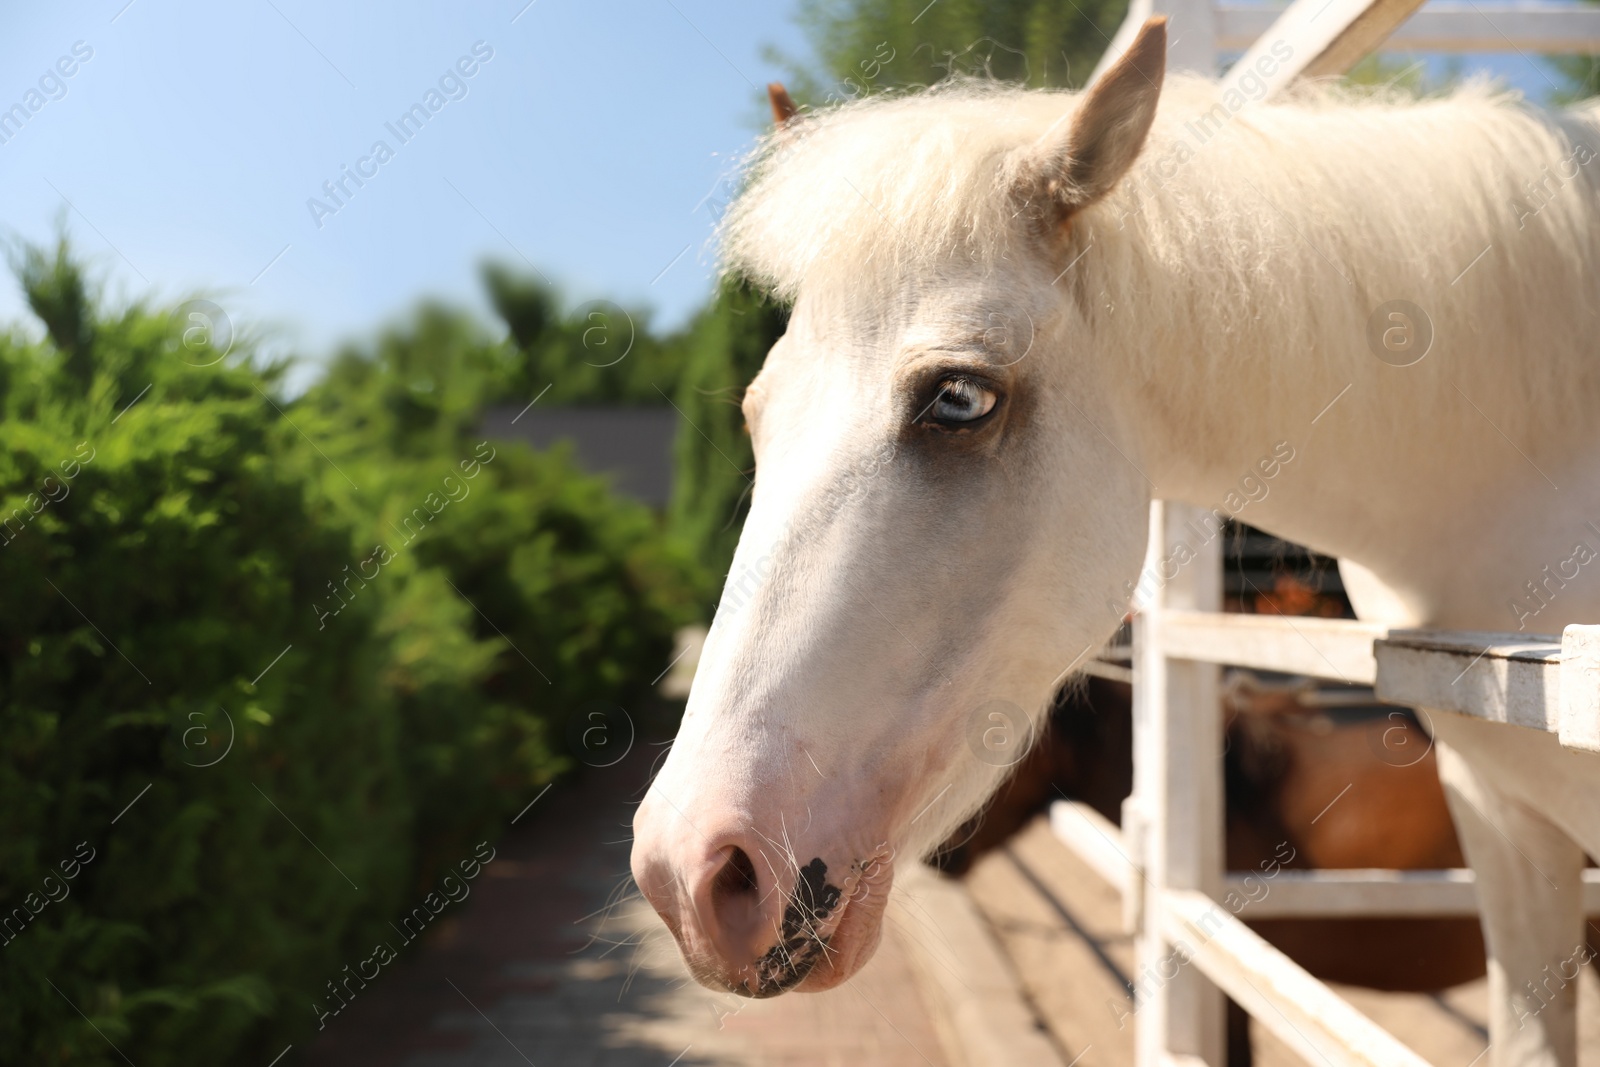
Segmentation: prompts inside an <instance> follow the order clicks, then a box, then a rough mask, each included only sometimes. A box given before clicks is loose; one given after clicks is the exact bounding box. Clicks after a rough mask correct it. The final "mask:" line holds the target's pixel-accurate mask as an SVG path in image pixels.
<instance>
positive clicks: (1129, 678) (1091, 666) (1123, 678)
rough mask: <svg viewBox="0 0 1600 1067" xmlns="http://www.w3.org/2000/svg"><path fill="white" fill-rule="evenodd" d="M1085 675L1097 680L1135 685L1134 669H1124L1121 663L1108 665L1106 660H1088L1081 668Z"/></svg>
mask: <svg viewBox="0 0 1600 1067" xmlns="http://www.w3.org/2000/svg"><path fill="white" fill-rule="evenodd" d="M1080 670H1082V671H1083V673H1084V674H1088V675H1092V676H1093V677H1095V678H1104V679H1106V680H1107V681H1109V682H1122V683H1123V684H1124V685H1131V684H1133V668H1131V667H1124V666H1123V665H1122V664H1120V663H1107V662H1105V661H1104V660H1098V659H1091V660H1086V661H1085V662H1084V664H1083V666H1082V667H1081V668H1080Z"/></svg>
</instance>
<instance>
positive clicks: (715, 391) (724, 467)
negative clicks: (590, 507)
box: [671, 283, 789, 581]
mask: <svg viewBox="0 0 1600 1067" xmlns="http://www.w3.org/2000/svg"><path fill="white" fill-rule="evenodd" d="M788 319H789V314H788V311H787V309H785V308H783V307H781V306H779V305H778V304H775V303H774V302H772V301H771V300H769V299H767V298H766V297H764V296H762V295H761V294H760V293H758V292H757V291H756V290H754V289H753V288H751V287H750V286H748V285H745V284H740V283H729V284H726V285H724V286H723V287H722V289H721V290H720V291H719V292H718V294H717V298H716V300H715V301H713V302H712V304H711V306H710V307H708V308H707V309H706V310H705V311H703V312H702V313H701V314H700V316H699V318H698V319H696V321H695V322H694V324H693V325H692V326H691V328H690V330H689V334H688V339H687V341H686V342H685V347H686V349H687V353H688V355H687V361H686V364H685V367H684V371H683V379H682V381H681V383H680V384H679V387H678V396H677V404H678V408H679V410H681V411H682V412H683V416H684V421H683V423H682V424H681V425H680V426H679V427H678V455H677V478H678V482H677V486H676V488H675V491H674V493H673V501H672V513H671V518H672V527H673V530H674V532H675V533H677V534H678V536H679V537H681V538H683V539H684V541H686V542H687V543H688V544H689V545H690V546H692V548H693V551H694V552H695V553H696V558H697V559H698V561H699V563H700V565H701V566H702V568H703V569H704V571H705V573H706V574H707V575H709V576H713V577H714V578H716V579H717V580H718V581H720V578H721V576H723V575H725V574H727V572H728V565H729V564H730V563H731V561H732V560H733V550H734V548H735V547H736V546H737V545H738V543H739V531H740V528H741V527H742V526H743V524H744V517H745V513H746V511H747V510H748V509H749V504H750V486H751V481H750V479H751V478H752V477H754V473H755V456H754V455H753V454H752V452H751V450H750V435H749V433H748V432H747V431H746V429H745V425H744V414H743V413H742V412H741V410H740V408H739V402H740V400H741V398H742V397H743V395H744V389H745V386H747V385H749V384H750V381H751V379H752V378H754V377H755V376H756V374H757V373H758V372H759V371H760V370H761V364H762V363H763V362H764V361H765V360H766V358H767V351H768V349H770V348H771V347H772V346H773V344H774V343H776V341H777V340H778V338H779V337H781V336H782V335H783V331H784V328H785V326H786V325H787V323H788Z"/></svg>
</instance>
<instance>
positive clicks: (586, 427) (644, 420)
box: [483, 404, 678, 508]
mask: <svg viewBox="0 0 1600 1067" xmlns="http://www.w3.org/2000/svg"><path fill="white" fill-rule="evenodd" d="M483 433H484V435H485V436H487V437H489V438H490V439H492V440H496V441H522V442H525V443H526V444H529V445H532V446H533V447H534V448H540V449H543V448H549V447H550V446H551V445H553V444H555V443H557V442H558V441H570V442H572V446H573V451H574V453H575V455H576V457H577V460H578V465H579V466H581V467H582V468H583V469H584V470H586V471H589V472H590V473H593V474H604V475H608V476H609V477H610V478H611V484H612V485H613V486H614V487H615V488H616V490H617V492H619V493H621V494H623V495H624V496H630V497H633V498H634V499H635V500H638V501H641V502H643V503H645V504H649V505H651V506H652V507H658V508H659V507H665V506H666V504H667V502H668V501H669V500H671V499H672V466H673V463H672V444H673V440H674V438H675V437H676V436H677V433H678V413H677V412H676V411H673V410H672V409H671V408H653V407H629V408H621V407H615V408H604V407H583V408H547V407H526V408H524V407H518V406H516V405H509V404H508V405H504V406H499V407H492V408H489V409H488V410H486V411H485V412H484V413H483Z"/></svg>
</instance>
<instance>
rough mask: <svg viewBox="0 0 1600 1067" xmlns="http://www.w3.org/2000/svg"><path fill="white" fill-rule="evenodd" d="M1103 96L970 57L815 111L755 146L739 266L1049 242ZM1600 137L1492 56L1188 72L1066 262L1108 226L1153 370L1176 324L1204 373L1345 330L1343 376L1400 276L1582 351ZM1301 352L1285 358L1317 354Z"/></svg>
mask: <svg viewBox="0 0 1600 1067" xmlns="http://www.w3.org/2000/svg"><path fill="white" fill-rule="evenodd" d="M1230 92H1231V93H1232V95H1231V96H1230ZM1080 99H1081V94H1080V93H1074V92H1063V91H1044V90H1026V89H1018V88H1015V87H1009V86H1004V85H999V84H995V83H991V82H983V81H977V80H969V81H956V82H952V83H949V84H946V85H942V86H939V87H936V88H933V89H930V90H926V91H922V92H915V93H904V94H894V93H891V94H885V95H880V96H876V97H871V98H867V99H864V100H861V101H857V102H854V103H850V104H846V105H843V106H840V107H836V108H832V109H825V110H822V111H820V112H817V113H814V114H811V115H809V116H807V117H805V118H804V119H803V120H802V121H801V122H800V123H798V124H791V125H790V126H789V127H787V128H786V129H785V130H782V131H779V132H778V133H776V134H775V135H773V136H771V137H769V138H767V139H766V140H765V141H764V142H763V143H762V144H761V145H760V146H759V147H758V148H757V150H756V151H755V152H754V154H753V155H752V156H751V158H750V159H749V161H748V163H747V169H746V176H747V182H746V187H745V189H744V191H743V193H742V194H741V195H740V197H739V198H738V199H737V200H736V201H735V203H734V205H733V206H732V208H731V210H730V212H729V213H728V215H727V217H726V218H725V220H724V225H723V228H722V232H721V235H720V236H721V240H722V246H723V253H724V262H725V265H726V268H727V269H728V270H730V271H733V272H736V273H741V274H743V275H745V276H748V277H751V278H752V279H754V280H756V281H757V282H758V283H761V284H763V285H765V286H767V287H768V288H770V289H771V290H772V291H773V292H775V294H777V295H778V296H779V297H780V298H785V299H793V298H794V297H795V296H796V295H797V294H798V293H799V292H800V291H801V290H802V289H813V290H831V291H835V292H839V291H846V292H853V293H856V294H857V295H858V296H859V295H860V294H862V293H864V292H867V293H870V292H873V291H874V290H875V291H876V295H875V296H872V297H870V298H871V299H876V300H880V301H883V302H885V303H887V302H891V301H894V300H897V299H904V295H905V290H904V288H903V287H904V285H905V284H906V280H907V278H908V277H910V278H916V277H924V278H926V277H928V276H930V275H931V276H932V277H938V276H939V274H940V273H941V272H945V271H948V270H949V268H951V267H957V268H960V267H964V266H965V267H976V268H978V269H979V270H983V271H999V270H1001V269H1002V268H1004V267H1005V265H1006V261H1008V260H1015V261H1019V262H1020V261H1025V260H1026V259H1027V258H1028V256H1029V255H1031V254H1032V253H1031V251H1027V250H1025V248H1024V246H1025V244H1026V243H1027V242H1034V241H1036V240H1037V238H1036V237H1034V236H1033V235H1031V234H1030V231H1029V229H1028V226H1027V225H1026V224H1025V221H1024V218H1023V210H1022V209H1023V205H1021V204H1019V202H1018V198H1017V196H1016V195H1015V192H1014V190H1015V189H1016V188H1017V187H1018V183H1019V181H1021V180H1022V178H1023V176H1024V174H1025V172H1026V169H1027V167H1028V166H1029V163H1030V161H1031V160H1032V159H1033V157H1034V153H1035V146H1036V145H1037V144H1039V142H1040V141H1041V139H1042V138H1045V137H1047V135H1051V134H1052V132H1053V131H1055V132H1059V131H1060V130H1061V127H1062V126H1063V124H1064V123H1065V122H1066V121H1068V120H1070V117H1071V115H1072V113H1073V110H1074V109H1075V107H1076V106H1077V104H1078V102H1079V100H1080ZM1575 153H1577V154H1578V155H1579V157H1580V158H1579V159H1577V160H1575V159H1574V155H1575ZM1585 153H1586V155H1585ZM1597 153H1600V129H1597V127H1596V126H1595V124H1594V118H1593V115H1592V114H1590V113H1588V112H1585V111H1573V112H1567V113H1564V114H1556V113H1549V112H1542V111H1539V110H1537V109H1534V108H1531V107H1528V106H1526V105H1524V104H1523V103H1522V101H1521V99H1520V97H1518V96H1517V95H1516V94H1514V93H1510V92H1507V91H1504V90H1500V89H1496V88H1495V87H1493V86H1491V85H1489V84H1487V83H1485V82H1478V81H1474V82H1469V83H1467V84H1464V85H1462V86H1460V87H1458V88H1456V89H1454V90H1452V91H1450V92H1448V93H1446V94H1444V95H1440V96H1436V97H1428V98H1423V99H1416V98H1414V97H1412V96H1410V95H1408V94H1406V93H1403V92H1400V91H1396V90H1392V89H1378V90H1374V89H1353V88H1349V87H1341V86H1337V85H1332V84H1328V83H1322V84H1311V85H1306V86H1300V87H1297V88H1296V89H1295V90H1294V91H1292V92H1290V93H1288V94H1285V96H1284V97H1283V98H1281V100H1274V101H1272V102H1268V103H1249V104H1246V102H1245V100H1244V97H1243V96H1242V95H1241V94H1240V93H1239V92H1238V91H1237V89H1232V90H1230V89H1229V88H1228V87H1227V86H1225V85H1222V84H1219V83H1217V82H1213V81H1209V80H1205V79H1200V78H1195V77H1190V76H1181V75H1180V76H1170V77H1169V78H1168V79H1167V82H1166V84H1165V86H1164V87H1163V93H1162V99H1161V104H1160V108H1159V111H1158V115H1157V118H1156V122H1155V125H1154V127H1153V128H1152V130H1151V133H1150V136H1149V139H1148V141H1147V142H1146V147H1145V149H1144V151H1143V153H1142V154H1141V156H1140V158H1139V160H1138V161H1137V162H1136V163H1135V165H1134V167H1133V170H1132V171H1131V172H1130V173H1129V174H1128V175H1127V177H1126V178H1125V179H1124V180H1123V181H1122V182H1121V183H1120V184H1119V185H1118V186H1117V188H1116V189H1114V190H1113V191H1112V193H1111V194H1110V195H1108V196H1107V197H1106V198H1105V199H1104V200H1102V201H1100V202H1098V203H1096V204H1094V205H1091V206H1090V207H1088V208H1086V209H1085V210H1084V211H1082V212H1081V213H1080V215H1079V216H1078V217H1076V218H1075V219H1074V221H1073V226H1072V231H1071V236H1070V242H1071V245H1072V246H1071V247H1070V248H1069V249H1067V255H1066V256H1065V257H1064V261H1063V263H1062V264H1060V266H1065V260H1066V259H1070V258H1072V257H1076V256H1078V255H1079V253H1087V252H1089V251H1091V250H1093V253H1094V254H1085V255H1083V256H1082V262H1081V263H1079V264H1077V265H1076V266H1074V267H1073V272H1074V275H1075V277H1073V278H1072V279H1070V280H1069V283H1070V284H1071V285H1073V286H1074V287H1075V290H1076V292H1077V294H1078V296H1079V297H1080V304H1081V306H1083V307H1084V309H1085V311H1086V312H1087V313H1088V315H1089V318H1090V320H1091V324H1092V325H1095V326H1096V327H1097V328H1101V329H1104V330H1107V331H1110V333H1109V335H1108V336H1107V339H1108V340H1110V341H1112V342H1113V343H1114V342H1116V341H1122V342H1125V344H1122V345H1119V347H1120V348H1122V349H1123V351H1124V353H1125V354H1126V356H1127V358H1128V359H1130V360H1132V361H1134V362H1133V364H1132V365H1131V368H1130V369H1134V370H1142V371H1143V372H1144V373H1145V374H1146V375H1149V374H1155V373H1170V372H1171V370H1172V364H1173V355H1174V353H1173V352H1172V351H1170V348H1171V347H1172V346H1167V345H1161V344H1153V343H1151V342H1152V339H1162V338H1181V339H1182V347H1183V348H1184V349H1186V350H1187V351H1188V353H1189V354H1190V355H1191V356H1192V358H1191V359H1189V360H1187V361H1186V364H1187V365H1186V367H1185V368H1183V371H1184V372H1185V373H1192V374H1194V375H1196V376H1197V380H1199V381H1200V382H1201V383H1202V384H1203V382H1204V380H1205V379H1206V378H1209V377H1211V376H1212V375H1214V374H1216V373H1217V372H1225V371H1227V370H1229V369H1230V367H1229V364H1230V363H1234V362H1237V361H1239V360H1241V359H1242V358H1244V355H1243V353H1245V352H1246V351H1247V350H1249V351H1253V353H1254V355H1259V354H1260V351H1261V350H1264V349H1266V348H1272V349H1275V350H1277V351H1279V352H1286V351H1307V352H1311V351H1320V352H1322V353H1323V354H1324V357H1325V358H1323V359H1322V360H1320V361H1319V362H1320V364H1322V366H1321V367H1320V371H1321V373H1319V374H1318V377H1319V378H1321V377H1324V376H1325V377H1326V378H1327V380H1328V383H1329V384H1330V385H1332V386H1333V388H1334V390H1335V391H1336V390H1337V389H1338V388H1339V387H1340V386H1342V385H1344V384H1345V383H1346V382H1348V381H1349V380H1350V378H1349V376H1348V375H1349V374H1350V373H1351V371H1349V370H1341V369H1340V366H1339V365H1340V364H1346V363H1353V362H1355V361H1362V360H1364V361H1371V360H1372V355H1371V354H1370V353H1369V352H1368V351H1367V349H1368V345H1367V343H1366V341H1365V337H1364V327H1365V325H1366V322H1367V318H1368V316H1369V315H1370V314H1371V313H1372V311H1373V309H1374V308H1375V307H1376V306H1378V305H1380V304H1382V303H1383V302H1384V301H1386V300H1389V299H1407V300H1412V301H1415V302H1417V303H1418V304H1421V305H1423V306H1424V307H1425V308H1426V309H1427V312H1428V314H1429V315H1430V316H1431V317H1432V320H1433V322H1434V324H1435V326H1436V328H1437V329H1438V331H1439V337H1440V340H1441V341H1448V340H1450V339H1452V338H1453V337H1466V338H1468V342H1469V343H1472V342H1471V337H1473V336H1475V335H1479V334H1482V335H1484V336H1486V337H1500V338H1507V337H1517V338H1523V337H1526V338H1528V339H1529V340H1530V341H1531V342H1533V343H1536V344H1543V345H1545V346H1546V348H1547V350H1548V348H1551V347H1553V348H1556V349H1561V350H1564V351H1570V352H1573V353H1574V354H1575V353H1576V352H1577V351H1578V350H1580V349H1582V350H1584V351H1587V349H1588V348H1589V347H1591V346H1590V345H1589V343H1588V342H1587V341H1584V340H1583V339H1582V338H1584V337H1592V336H1593V329H1594V326H1595V325H1596V324H1595V323H1594V322H1592V321H1591V322H1573V321H1570V320H1571V319H1572V318H1573V316H1572V315H1571V314H1570V311H1569V312H1567V313H1566V314H1565V315H1564V316H1563V317H1564V318H1565V319H1566V320H1569V321H1567V322H1565V323H1564V324H1552V323H1551V322H1549V321H1547V320H1548V319H1549V318H1550V317H1551V316H1550V315H1549V314H1541V310H1540V309H1548V308H1555V307H1564V308H1568V309H1570V308H1574V307H1583V306H1585V305H1586V304H1587V306H1589V307H1594V306H1595V305H1596V304H1600V301H1597V300H1596V299H1595V298H1594V292H1593V290H1594V285H1595V279H1596V278H1597V277H1600V217H1597V211H1600V206H1597V205H1600V163H1592V164H1591V163H1590V162H1589V161H1590V160H1594V159H1595V158H1596V154H1597ZM1574 185H1575V186H1578V188H1569V186H1574ZM1486 248H1487V249H1491V250H1492V251H1490V252H1488V253H1487V254H1485V249H1486ZM1480 260H1481V261H1480ZM1012 269H1015V268H1012ZM874 279H876V280H877V281H878V282H880V283H881V284H880V285H878V286H873V284H872V283H873V281H874ZM1491 297H1492V299H1491ZM1146 298H1147V299H1146ZM1130 307H1132V308H1133V309H1134V310H1135V311H1136V314H1127V313H1123V314H1120V315H1119V314H1118V313H1117V310H1118V308H1123V309H1128V308H1130ZM1495 316H1499V318H1498V319H1496V318H1495ZM1491 320H1492V321H1491ZM1119 331H1120V332H1121V336H1120V337H1118V336H1115V335H1116V334H1118V333H1119ZM1334 337H1336V338H1337V340H1330V338H1334ZM1476 343H1477V344H1479V345H1480V346H1481V345H1483V344H1485V343H1486V342H1484V341H1478V342H1476ZM1141 353H1142V354H1141ZM1504 355H1505V353H1504V352H1496V353H1488V352H1485V353H1483V356H1484V360H1483V362H1485V363H1487V361H1488V360H1489V359H1490V358H1502V357H1503V356H1504ZM1530 358H1531V357H1530ZM1141 359H1142V360H1145V361H1146V364H1147V365H1146V366H1144V367H1143V368H1140V367H1139V366H1138V363H1137V361H1139V360H1141ZM1506 362H1508V363H1515V362H1516V361H1514V360H1511V361H1506ZM1257 363H1259V361H1257ZM1291 363H1292V364H1300V363H1301V361H1299V360H1290V359H1286V358H1279V359H1277V360H1276V363H1275V365H1274V366H1275V367H1276V369H1275V370H1274V369H1273V367H1268V368H1267V369H1266V373H1265V374H1264V376H1263V380H1262V381H1261V383H1260V384H1261V385H1262V386H1263V387H1268V386H1270V385H1271V384H1272V383H1271V382H1270V380H1268V379H1271V378H1272V377H1273V376H1275V375H1277V374H1287V373H1291V372H1292V373H1296V374H1304V372H1305V368H1304V366H1294V367H1291V366H1289V364H1291ZM1595 364H1596V361H1594V360H1592V359H1590V360H1587V361H1586V366H1587V367H1589V368H1592V367H1594V366H1595ZM1525 369H1526V364H1525V363H1524V370H1525ZM1513 370H1514V368H1513ZM1261 371H1262V368H1261V367H1260V366H1259V365H1256V364H1253V365H1252V373H1257V374H1260V373H1261ZM1585 376H1586V377H1589V378H1592V377H1593V374H1592V373H1590V372H1589V371H1588V370H1587V369H1586V371H1585ZM1534 377H1537V378H1538V379H1539V382H1543V383H1545V384H1544V385H1540V384H1539V382H1532V381H1530V379H1531V378H1534ZM1481 384H1482V386H1484V387H1493V388H1494V389H1495V390H1496V392H1497V393H1499V392H1501V388H1502V386H1503V387H1504V389H1505V390H1509V392H1504V393H1503V398H1504V400H1505V401H1506V402H1507V404H1508V405H1510V404H1511V402H1513V401H1515V402H1516V403H1519V404H1521V405H1523V414H1522V415H1521V416H1520V417H1519V416H1517V415H1516V414H1515V413H1513V414H1510V415H1508V416H1507V417H1508V418H1509V419H1511V420H1512V421H1513V422H1516V421H1521V419H1523V418H1532V417H1533V415H1534V413H1542V414H1544V415H1546V416H1548V415H1552V414H1555V413H1556V409H1560V408H1565V407H1569V406H1570V405H1571V404H1572V402H1573V400H1574V396H1575V394H1579V393H1582V392H1585V390H1578V389H1574V388H1572V385H1573V383H1572V382H1571V381H1567V382H1565V383H1563V382H1561V380H1560V379H1559V377H1558V376H1553V375H1543V376H1532V375H1528V374H1526V373H1522V374H1521V375H1517V374H1515V373H1511V374H1507V375H1506V376H1505V381H1504V382H1500V381H1498V380H1497V381H1485V382H1483V383H1481ZM1591 384H1592V383H1591ZM1213 388H1214V387H1213ZM1587 392H1588V393H1589V395H1590V398H1591V399H1592V396H1593V392H1594V390H1593V389H1588V390H1587ZM1329 395H1331V393H1330V394H1329ZM1495 403H1496V406H1497V407H1500V406H1501V404H1500V397H1498V396H1497V397H1496V400H1495ZM1550 405H1554V407H1551V406H1550ZM1502 428H1503V429H1505V430H1506V432H1512V430H1511V427H1510V426H1509V425H1507V426H1503V427H1502Z"/></svg>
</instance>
